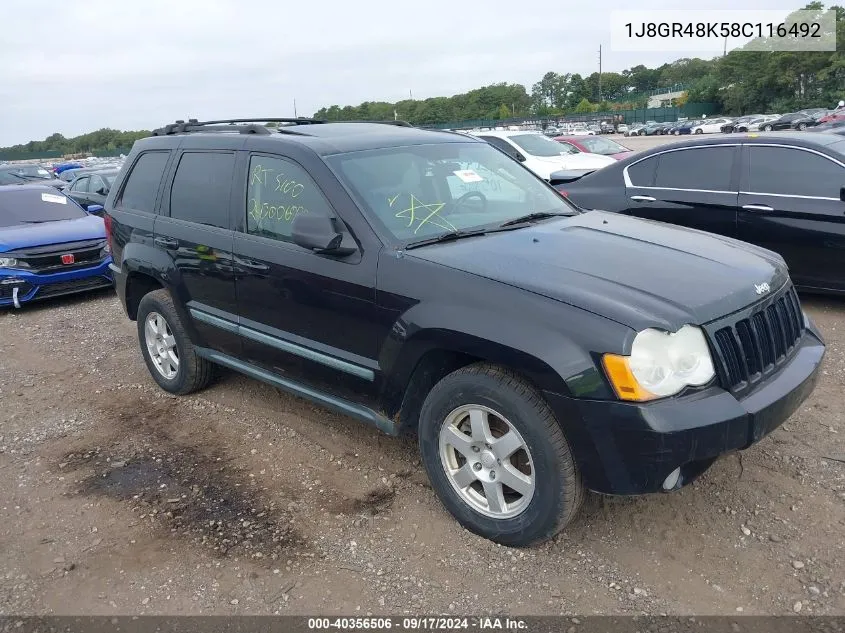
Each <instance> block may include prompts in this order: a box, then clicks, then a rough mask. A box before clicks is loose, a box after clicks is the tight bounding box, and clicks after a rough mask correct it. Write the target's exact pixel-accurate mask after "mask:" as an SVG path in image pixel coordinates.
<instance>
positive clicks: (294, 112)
mask: <svg viewBox="0 0 845 633" xmlns="http://www.w3.org/2000/svg"><path fill="white" fill-rule="evenodd" d="M293 118H294V119H295V118H296V99H294V100H293Z"/></svg>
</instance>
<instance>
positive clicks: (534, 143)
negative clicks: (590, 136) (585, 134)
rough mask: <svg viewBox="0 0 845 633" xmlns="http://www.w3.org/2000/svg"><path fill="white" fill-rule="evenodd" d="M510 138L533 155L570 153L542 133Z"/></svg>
mask: <svg viewBox="0 0 845 633" xmlns="http://www.w3.org/2000/svg"><path fill="white" fill-rule="evenodd" d="M582 129H583V128H582ZM508 138H509V139H510V140H511V141H513V142H514V143H516V144H517V145H519V147H521V148H522V149H523V150H525V152H526V153H527V154H531V155H532V156H560V155H561V154H567V153H568V152H567V151H566V150H564V148H562V147H561V146H560V143H557V142H555V141H553V140H551V139H549V138H546V137H545V136H542V135H540V134H517V135H515V136H510V137H508Z"/></svg>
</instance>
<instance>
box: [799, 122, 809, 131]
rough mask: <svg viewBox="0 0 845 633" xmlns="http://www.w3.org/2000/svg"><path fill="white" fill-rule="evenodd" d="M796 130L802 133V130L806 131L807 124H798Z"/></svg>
mask: <svg viewBox="0 0 845 633" xmlns="http://www.w3.org/2000/svg"><path fill="white" fill-rule="evenodd" d="M798 129H799V130H801V131H802V132H803V131H804V130H806V129H807V124H806V123H799V124H798Z"/></svg>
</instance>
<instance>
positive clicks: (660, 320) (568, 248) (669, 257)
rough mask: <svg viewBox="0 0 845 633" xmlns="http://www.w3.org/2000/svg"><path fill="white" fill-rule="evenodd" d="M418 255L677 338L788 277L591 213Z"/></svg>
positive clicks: (706, 244)
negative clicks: (674, 333)
mask: <svg viewBox="0 0 845 633" xmlns="http://www.w3.org/2000/svg"><path fill="white" fill-rule="evenodd" d="M407 256H408V257H416V258H419V259H423V260H426V261H430V262H433V263H437V264H442V265H444V266H449V267H452V268H456V269H459V270H462V271H465V272H467V273H471V274H474V275H478V276H481V277H486V278H489V279H493V280H495V281H500V282H502V283H505V284H508V285H511V286H516V287H518V288H523V289H525V290H528V291H530V292H534V293H536V294H539V295H543V296H546V297H549V298H550V299H555V300H558V301H562V302H565V303H569V304H571V305H575V306H577V307H580V308H582V309H584V310H588V311H590V312H594V313H596V314H599V315H601V316H604V317H607V318H609V319H613V320H614V321H617V322H619V323H622V324H624V325H627V326H629V327H631V328H633V329H635V330H642V329H644V328H646V327H660V328H664V329H667V330H670V331H676V330H677V329H679V328H680V327H681V326H683V325H685V324H687V323H690V324H696V325H701V324H704V323H707V322H709V321H712V320H714V319H716V318H719V317H722V316H725V315H727V314H730V313H732V312H734V311H736V310H739V309H742V308H744V307H746V306H748V305H750V304H752V303H754V302H756V301H758V300H759V299H761V298H762V297H761V296H760V295H758V294H757V291H756V288H755V286H759V285H760V284H762V283H764V282H766V283H768V284H769V286H770V288H771V290H772V291H775V290H776V289H778V288H780V287H781V286H782V285H783V284H784V283H785V282H786V281H787V280H788V273H787V269H786V265H785V264H784V263H783V259H782V258H781V257H780V256H779V255H777V254H775V253H772V252H771V251H767V250H765V249H761V248H758V247H755V246H751V245H750V244H746V243H744V242H740V241H738V240H733V239H731V238H725V237H720V236H717V235H712V234H709V233H704V232H702V231H696V230H694V229H687V228H682V227H677V226H672V225H669V224H663V223H660V222H653V221H649V220H641V219H638V218H632V217H628V216H624V215H618V214H614V213H605V212H602V211H589V212H587V213H582V214H579V215H576V216H573V217H567V218H560V219H555V220H551V221H547V222H543V223H540V224H537V225H534V226H531V227H529V228H525V229H517V230H515V231H510V232H503V233H491V234H489V235H486V236H484V237H479V238H472V239H467V240H460V241H456V242H450V243H446V244H439V245H433V246H429V247H426V248H421V249H419V250H414V251H411V252H409V253H408V254H407Z"/></svg>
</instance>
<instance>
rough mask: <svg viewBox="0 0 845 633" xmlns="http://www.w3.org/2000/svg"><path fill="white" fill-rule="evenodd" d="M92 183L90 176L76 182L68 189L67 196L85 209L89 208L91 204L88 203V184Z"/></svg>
mask: <svg viewBox="0 0 845 633" xmlns="http://www.w3.org/2000/svg"><path fill="white" fill-rule="evenodd" d="M89 182H91V178H90V177H89V176H82V177H81V178H77V179H76V180H74V181H73V182H72V183H71V185H70V187H68V191H67V194H68V195H69V196H70V197H71V198H73V199H74V200H76V201H77V202H78V203H79V204H81V205H82V207H83V208H84V209H87V208H88V205H89V204H90V202H89V201H88V183H89Z"/></svg>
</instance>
